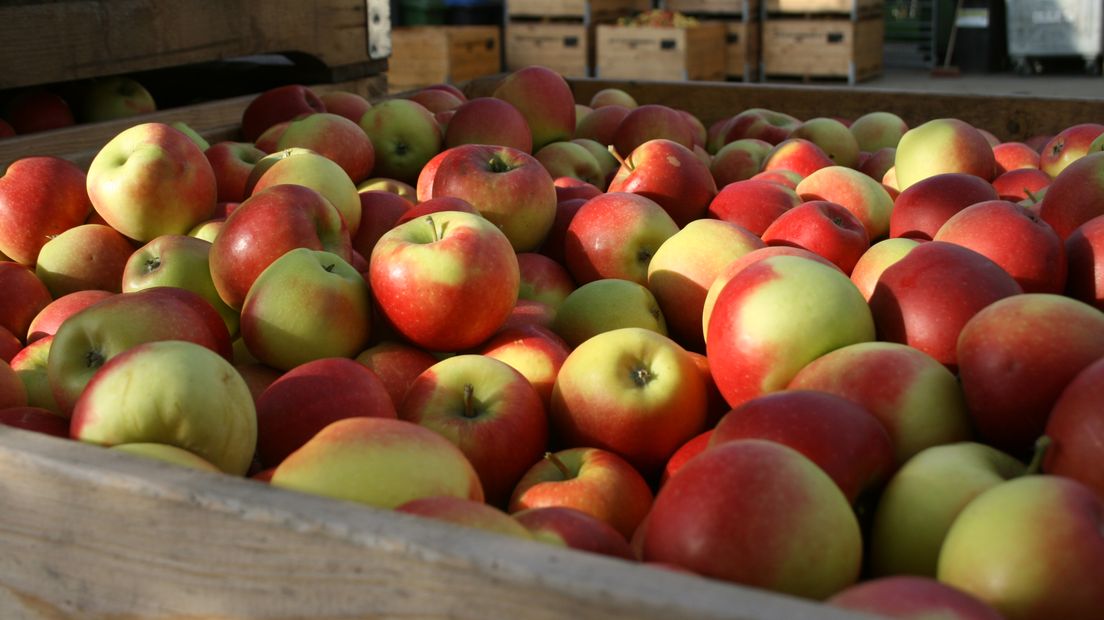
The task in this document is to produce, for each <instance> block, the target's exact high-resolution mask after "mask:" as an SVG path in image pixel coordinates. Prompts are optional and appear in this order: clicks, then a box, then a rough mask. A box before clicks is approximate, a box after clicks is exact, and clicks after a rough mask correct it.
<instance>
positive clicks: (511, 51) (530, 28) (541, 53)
mask: <svg viewBox="0 0 1104 620" xmlns="http://www.w3.org/2000/svg"><path fill="white" fill-rule="evenodd" d="M529 65H542V66H545V67H548V68H549V69H552V70H553V71H556V72H558V73H559V74H560V75H563V76H565V77H588V76H591V75H593V71H594V26H593V25H588V24H583V23H560V22H529V21H511V22H509V23H507V24H506V69H507V70H509V71H516V70H518V69H521V68H524V67H527V66H529Z"/></svg>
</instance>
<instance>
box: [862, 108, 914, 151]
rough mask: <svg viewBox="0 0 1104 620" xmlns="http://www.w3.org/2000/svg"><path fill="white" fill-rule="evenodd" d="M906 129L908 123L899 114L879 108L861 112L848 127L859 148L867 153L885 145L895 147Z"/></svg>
mask: <svg viewBox="0 0 1104 620" xmlns="http://www.w3.org/2000/svg"><path fill="white" fill-rule="evenodd" d="M908 129H909V128H908V124H907V123H905V121H904V120H902V119H901V117H900V116H897V115H896V114H894V113H892V112H885V111H881V110H878V111H874V112H868V113H866V114H863V115H862V116H860V117H858V118H856V119H855V120H854V122H852V123H851V125H850V126H849V127H848V130H849V131H850V132H851V135H852V136H854V137H855V142H856V143H857V144H858V146H859V150H860V151H866V152H868V153H873V152H874V151H877V150H878V149H883V148H887V147H888V148H897V143H898V142H900V141H901V137H902V136H904V135H905V132H907V131H908Z"/></svg>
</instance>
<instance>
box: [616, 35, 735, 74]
mask: <svg viewBox="0 0 1104 620" xmlns="http://www.w3.org/2000/svg"><path fill="white" fill-rule="evenodd" d="M725 35H726V31H725V26H724V24H721V23H717V22H702V23H701V24H699V25H697V26H693V27H683V28H651V27H638V26H607V25H600V26H598V32H597V47H598V59H597V65H596V69H595V75H596V76H597V77H600V78H603V79H615V80H633V79H643V80H723V79H724V78H725V71H726V64H725V63H726V57H725Z"/></svg>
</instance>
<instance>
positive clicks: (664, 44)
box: [659, 39, 675, 50]
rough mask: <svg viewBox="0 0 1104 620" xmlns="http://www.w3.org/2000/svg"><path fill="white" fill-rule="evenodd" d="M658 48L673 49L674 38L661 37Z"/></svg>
mask: <svg viewBox="0 0 1104 620" xmlns="http://www.w3.org/2000/svg"><path fill="white" fill-rule="evenodd" d="M659 49H661V50H673V49H675V40H674V39H661V40H660V42H659Z"/></svg>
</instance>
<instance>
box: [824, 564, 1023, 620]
mask: <svg viewBox="0 0 1104 620" xmlns="http://www.w3.org/2000/svg"><path fill="white" fill-rule="evenodd" d="M825 603H826V604H828V605H831V606H833V607H839V608H842V609H847V610H851V611H858V612H862V613H869V614H876V615H878V616H880V617H887V618H904V619H907V618H924V617H932V618H935V617H938V618H946V619H947V620H1003V619H1004V616H1001V615H1000V614H999V613H997V611H996V610H995V609H993V608H992V607H990V606H988V605H986V604H985V603H983V602H981V601H979V600H978V599H976V598H974V597H973V596H970V595H969V594H966V593H965V592H963V591H961V590H958V589H956V588H952V587H951V586H948V585H946V584H943V583H940V582H938V581H936V580H935V579H933V578H931V577H916V576H912V575H898V576H893V577H882V578H880V579H871V580H868V581H864V582H862V583H858V584H855V585H853V586H851V587H849V588H847V589H845V590H843V591H841V592H838V593H836V594H835V595H833V596H832V597H831V598H829V599H828V600H827V601H825Z"/></svg>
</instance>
